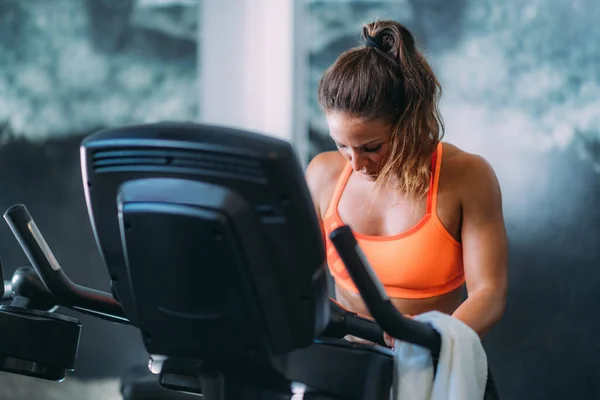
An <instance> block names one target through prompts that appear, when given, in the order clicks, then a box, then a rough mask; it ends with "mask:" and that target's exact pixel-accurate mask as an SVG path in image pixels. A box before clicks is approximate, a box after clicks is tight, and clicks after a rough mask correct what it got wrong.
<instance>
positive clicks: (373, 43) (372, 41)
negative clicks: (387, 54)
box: [365, 35, 380, 48]
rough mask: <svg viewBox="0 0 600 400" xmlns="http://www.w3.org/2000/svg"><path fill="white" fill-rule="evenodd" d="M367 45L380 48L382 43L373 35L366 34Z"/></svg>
mask: <svg viewBox="0 0 600 400" xmlns="http://www.w3.org/2000/svg"><path fill="white" fill-rule="evenodd" d="M365 46H367V47H376V48H379V47H380V44H379V41H378V40H377V39H376V38H374V37H373V36H370V35H365Z"/></svg>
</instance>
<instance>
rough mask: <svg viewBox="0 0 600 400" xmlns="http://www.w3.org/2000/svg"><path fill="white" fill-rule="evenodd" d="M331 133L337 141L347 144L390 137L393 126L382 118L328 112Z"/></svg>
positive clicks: (362, 143)
mask: <svg viewBox="0 0 600 400" xmlns="http://www.w3.org/2000/svg"><path fill="white" fill-rule="evenodd" d="M325 117H326V118H327V125H328V126H329V134H330V135H331V137H332V138H333V140H335V141H336V142H338V143H340V144H344V145H347V146H362V145H364V144H367V143H370V142H375V141H381V140H385V139H388V138H389V136H390V135H391V132H392V127H391V126H390V125H389V124H388V123H386V122H385V121H382V120H378V119H376V120H365V119H361V118H358V117H355V116H352V115H347V114H343V113H327V114H326V116H325Z"/></svg>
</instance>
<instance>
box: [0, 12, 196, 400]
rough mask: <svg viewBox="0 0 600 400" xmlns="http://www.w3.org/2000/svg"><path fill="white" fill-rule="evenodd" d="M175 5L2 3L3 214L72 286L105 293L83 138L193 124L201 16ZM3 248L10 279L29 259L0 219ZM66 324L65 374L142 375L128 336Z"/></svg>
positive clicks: (90, 324)
mask: <svg viewBox="0 0 600 400" xmlns="http://www.w3.org/2000/svg"><path fill="white" fill-rule="evenodd" d="M172 3H174V4H171V5H167V6H162V7H143V2H137V3H134V2H133V1H131V0H86V1H80V0H52V1H38V0H0V66H1V67H0V210H2V212H4V211H5V210H6V209H7V208H8V207H10V206H11V205H13V204H15V203H24V204H25V205H26V206H27V208H28V209H29V210H30V212H31V214H32V216H33V217H34V219H35V220H36V222H37V223H38V225H39V228H40V230H41V231H42V233H43V235H44V236H45V238H46V240H47V241H48V243H49V245H50V246H51V248H52V249H53V251H54V253H55V255H56V257H57V259H58V261H59V262H60V263H61V265H62V267H63V269H64V270H65V271H66V273H67V274H68V275H69V276H70V277H71V279H72V280H73V281H75V282H76V283H78V284H81V285H85V286H90V287H94V288H97V289H101V290H109V286H108V274H107V272H106V270H105V267H104V264H103V262H102V260H101V257H100V255H99V252H98V250H97V247H96V244H95V241H94V238H93V234H92V231H91V227H90V223H89V218H88V215H87V210H86V206H85V199H84V196H83V190H82V184H81V172H80V166H79V144H80V142H81V140H82V139H83V138H84V137H85V136H86V135H88V134H90V133H92V132H94V131H97V130H99V129H102V128H104V127H114V126H119V125H125V124H135V123H141V122H153V121H160V120H184V121H185V120H193V119H196V118H197V113H198V101H197V99H198V96H197V94H198V93H197V92H198V88H197V86H196V82H197V26H196V23H197V19H198V10H197V7H198V6H197V4H195V3H193V2H189V1H188V2H176V1H174V2H172ZM177 3H179V4H177ZM0 238H1V240H0V257H1V258H2V262H3V269H4V274H5V277H10V274H12V272H13V271H14V270H15V269H16V268H17V267H19V266H22V265H27V264H28V261H27V259H26V257H25V255H24V253H23V252H22V250H21V249H20V247H19V246H18V243H17V241H16V240H15V238H14V236H13V235H12V233H11V231H10V230H9V228H8V226H7V225H6V224H5V223H4V221H2V222H1V223H0ZM61 312H63V311H61ZM64 314H67V315H73V316H76V317H77V318H79V319H80V320H81V322H82V324H83V328H82V333H81V341H80V347H79V354H78V359H77V364H76V370H75V372H74V373H73V374H72V376H74V377H77V378H82V379H88V378H89V379H91V378H95V379H99V378H109V377H118V376H121V375H122V374H123V373H125V372H126V371H127V370H128V369H129V368H130V367H132V366H134V365H146V363H147V361H148V359H147V355H146V352H145V350H144V347H143V344H142V342H141V340H140V337H139V333H138V332H137V331H136V330H134V329H132V328H129V327H126V326H122V325H118V324H112V323H107V322H105V321H102V320H99V319H95V318H93V317H89V316H86V315H81V314H79V313H75V312H70V311H68V310H66V311H64ZM0 377H2V380H0V396H1V395H2V394H7V395H9V394H8V393H7V392H6V391H4V390H3V389H2V388H3V387H4V385H3V382H5V384H6V385H7V386H6V387H9V386H10V385H11V382H12V381H9V380H10V379H13V378H12V377H9V376H7V375H6V374H0ZM15 379H17V378H15ZM27 379H28V378H27ZM27 379H26V380H25V381H24V382H27ZM19 382H21V380H19ZM29 382H30V383H32V384H33V385H35V384H36V383H37V381H35V380H29ZM66 386H68V385H66ZM65 390H66V389H65ZM66 393H67V392H65V396H66ZM38 395H39V396H40V397H38V398H45V397H43V395H41V393H38ZM36 396H37V395H36ZM82 396H84V397H85V395H82ZM8 398H15V397H10V395H9V397H8Z"/></svg>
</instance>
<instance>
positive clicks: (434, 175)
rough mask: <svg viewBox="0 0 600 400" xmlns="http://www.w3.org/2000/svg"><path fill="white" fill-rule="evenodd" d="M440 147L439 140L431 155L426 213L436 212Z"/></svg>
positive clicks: (440, 163)
mask: <svg viewBox="0 0 600 400" xmlns="http://www.w3.org/2000/svg"><path fill="white" fill-rule="evenodd" d="M442 147H443V145H442V142H439V143H438V145H437V147H436V149H435V151H434V152H433V156H432V157H431V178H430V181H429V190H428V193H427V214H435V213H436V212H437V199H438V185H439V182H440V170H441V165H442Z"/></svg>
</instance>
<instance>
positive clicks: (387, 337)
mask: <svg viewBox="0 0 600 400" xmlns="http://www.w3.org/2000/svg"><path fill="white" fill-rule="evenodd" d="M404 316H405V317H406V318H410V319H412V318H413V316H412V315H410V314H404ZM383 341H384V342H385V344H386V345H387V346H388V347H389V348H391V349H392V350H393V349H394V343H395V339H394V338H393V337H392V336H390V335H389V334H388V333H387V332H383Z"/></svg>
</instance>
